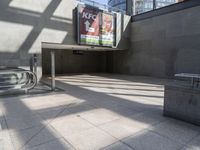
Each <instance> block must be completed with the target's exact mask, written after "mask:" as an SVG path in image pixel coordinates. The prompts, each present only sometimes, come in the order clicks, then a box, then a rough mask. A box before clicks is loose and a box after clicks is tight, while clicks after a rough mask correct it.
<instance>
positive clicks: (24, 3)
mask: <svg viewBox="0 0 200 150" xmlns="http://www.w3.org/2000/svg"><path fill="white" fill-rule="evenodd" d="M76 6H77V1H76V0H41V1H40V0H39V1H38V0H1V1H0V35H1V36H0V67H1V66H7V67H22V68H25V69H30V62H31V58H32V56H33V54H37V56H38V69H37V74H38V78H40V77H41V76H42V57H41V51H42V47H41V42H54V43H63V44H77V42H76V32H75V31H76V22H75V19H76V18H75V17H74V13H73V10H74V9H75V7H76ZM129 20H130V17H129ZM120 32H121V31H120ZM117 36H118V41H119V43H121V42H120V38H121V36H119V35H117ZM125 41H127V40H125ZM123 45H127V44H122V45H121V46H122V47H123ZM70 53H71V52H69V53H65V55H68V54H70ZM57 55H59V54H57ZM85 55H86V56H85ZM85 55H83V56H82V57H81V56H76V58H75V56H74V55H71V54H70V56H72V58H71V59H75V60H76V64H77V65H74V64H73V63H72V65H73V67H76V66H77V68H73V69H72V72H73V70H76V69H79V68H80V66H81V65H83V64H88V63H83V62H84V61H85V60H87V61H89V60H91V61H90V63H91V64H92V63H93V65H94V64H96V67H97V68H99V64H98V63H97V62H93V60H95V61H96V60H101V57H102V56H101V55H99V54H94V55H89V54H85ZM45 57H46V56H44V63H43V64H45V62H48V61H49V60H47V58H48V56H47V58H45ZM66 57H67V59H68V60H69V59H70V58H68V56H66ZM77 57H78V58H77ZM80 57H81V58H80ZM97 57H98V58H97ZM58 60H60V59H58ZM61 60H63V59H61ZM71 61H74V60H71ZM102 61H103V60H102ZM62 63H68V62H66V61H63V62H62V61H60V64H62ZM102 63H105V62H102ZM47 66H48V65H45V67H47ZM83 67H91V70H90V71H94V70H95V69H94V66H91V65H86V66H83ZM70 68H72V67H71V66H70ZM70 68H68V69H69V70H70ZM47 69H49V68H44V70H47ZM69 70H68V71H69ZM88 71H89V69H88ZM46 72H48V71H46Z"/></svg>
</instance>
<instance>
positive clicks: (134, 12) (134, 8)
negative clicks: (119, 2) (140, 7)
mask: <svg viewBox="0 0 200 150" xmlns="http://www.w3.org/2000/svg"><path fill="white" fill-rule="evenodd" d="M135 4H136V2H135V0H133V15H136V6H135Z"/></svg>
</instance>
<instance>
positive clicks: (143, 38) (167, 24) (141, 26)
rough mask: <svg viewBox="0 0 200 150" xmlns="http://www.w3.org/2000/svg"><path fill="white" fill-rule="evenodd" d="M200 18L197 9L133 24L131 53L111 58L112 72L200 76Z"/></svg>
mask: <svg viewBox="0 0 200 150" xmlns="http://www.w3.org/2000/svg"><path fill="white" fill-rule="evenodd" d="M188 2H189V1H188ZM177 5H178V4H177ZM174 7H175V6H174ZM199 16H200V6H196V7H192V8H187V9H183V10H179V11H176V12H172V13H167V14H164V15H160V16H154V17H151V18H147V19H143V20H138V21H134V22H132V23H131V32H130V34H131V43H130V48H129V51H128V52H126V53H124V52H121V53H117V52H116V53H114V55H111V56H110V60H111V61H110V69H112V71H113V72H117V73H126V74H133V75H143V76H154V77H165V78H171V77H173V76H174V74H175V73H181V72H188V73H200V61H199V58H200V42H199V41H200V19H199Z"/></svg>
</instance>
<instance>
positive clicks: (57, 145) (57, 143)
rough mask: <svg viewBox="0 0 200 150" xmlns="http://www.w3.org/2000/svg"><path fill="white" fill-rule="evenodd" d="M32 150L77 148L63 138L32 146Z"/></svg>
mask: <svg viewBox="0 0 200 150" xmlns="http://www.w3.org/2000/svg"><path fill="white" fill-rule="evenodd" d="M30 150H75V149H74V148H73V147H72V146H71V145H70V144H69V143H67V142H66V141H65V140H64V139H63V138H61V139H56V140H52V141H49V142H47V143H44V144H40V145H37V146H34V147H32V148H30Z"/></svg>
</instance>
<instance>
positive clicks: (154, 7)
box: [153, 0, 156, 10]
mask: <svg viewBox="0 0 200 150" xmlns="http://www.w3.org/2000/svg"><path fill="white" fill-rule="evenodd" d="M154 9H156V0H153V10H154Z"/></svg>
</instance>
